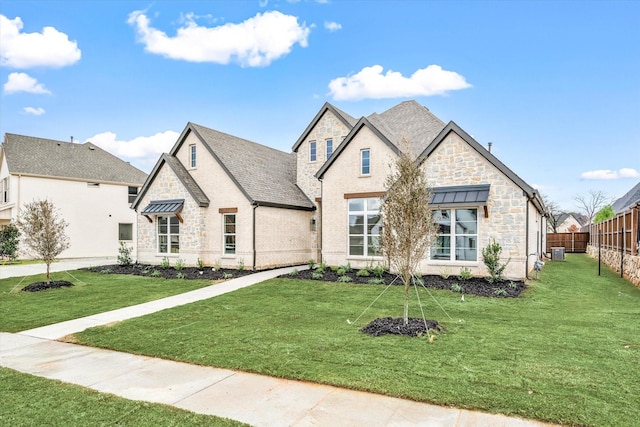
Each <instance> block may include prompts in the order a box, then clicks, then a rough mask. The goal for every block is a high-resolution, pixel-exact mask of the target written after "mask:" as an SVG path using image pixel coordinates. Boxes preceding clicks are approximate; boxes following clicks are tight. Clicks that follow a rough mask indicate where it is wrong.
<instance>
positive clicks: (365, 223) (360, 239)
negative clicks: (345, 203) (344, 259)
mask: <svg viewBox="0 0 640 427" xmlns="http://www.w3.org/2000/svg"><path fill="white" fill-rule="evenodd" d="M380 206H381V200H380V199H379V198H377V197H371V198H367V199H349V220H348V221H349V255H350V256H365V257H372V256H380V255H381V252H380V233H381V231H382V214H381V213H380Z"/></svg>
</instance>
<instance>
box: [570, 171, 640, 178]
mask: <svg viewBox="0 0 640 427" xmlns="http://www.w3.org/2000/svg"><path fill="white" fill-rule="evenodd" d="M580 178H582V179H594V180H611V179H623V178H640V172H638V171H637V170H635V169H632V168H622V169H620V170H617V171H614V170H609V169H598V170H594V171H588V172H583V173H581V174H580Z"/></svg>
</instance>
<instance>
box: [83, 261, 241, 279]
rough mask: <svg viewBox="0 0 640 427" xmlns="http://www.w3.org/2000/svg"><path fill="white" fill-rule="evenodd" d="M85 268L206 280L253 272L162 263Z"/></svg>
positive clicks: (166, 277) (137, 274)
mask: <svg viewBox="0 0 640 427" xmlns="http://www.w3.org/2000/svg"><path fill="white" fill-rule="evenodd" d="M85 270H87V271H91V272H94V273H102V274H133V275H135V276H148V277H162V278H164V279H204V280H221V279H231V278H236V277H241V276H246V275H247V274H251V273H253V271H251V270H246V269H245V270H237V269H227V268H220V269H215V268H213V267H203V268H202V269H199V268H198V267H183V268H181V269H176V268H175V267H169V268H162V266H160V265H152V264H138V263H135V264H131V265H127V266H122V265H118V264H114V265H102V266H98V267H89V268H86V269H85Z"/></svg>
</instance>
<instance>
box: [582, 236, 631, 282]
mask: <svg viewBox="0 0 640 427" xmlns="http://www.w3.org/2000/svg"><path fill="white" fill-rule="evenodd" d="M587 255H589V256H590V257H591V258H595V259H598V247H597V246H593V245H587ZM621 256H622V254H621V253H620V251H614V250H611V249H602V250H601V259H602V262H603V263H604V264H605V265H607V266H608V267H609V268H611V269H612V270H613V271H616V272H618V273H620V258H621ZM623 269H624V278H625V279H627V280H629V281H630V282H631V283H633V284H634V285H635V286H637V287H639V288H640V256H637V255H635V256H634V255H629V254H624V265H623Z"/></svg>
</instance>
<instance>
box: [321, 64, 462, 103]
mask: <svg viewBox="0 0 640 427" xmlns="http://www.w3.org/2000/svg"><path fill="white" fill-rule="evenodd" d="M382 71H383V68H382V66H381V65H374V66H371V67H365V68H363V69H362V70H361V71H360V72H358V73H357V74H354V75H352V76H348V77H338V78H336V79H333V80H331V82H330V83H329V89H330V91H329V94H330V95H332V96H333V99H335V100H338V101H341V100H358V99H365V98H375V99H380V98H399V97H413V96H432V95H445V94H446V93H447V92H449V91H452V90H460V89H466V88H469V87H471V85H470V84H469V83H467V82H466V80H465V78H464V77H463V76H461V75H460V74H458V73H456V72H454V71H446V70H443V69H442V67H440V66H439V65H429V66H428V67H427V68H422V69H420V70H418V71H416V72H415V73H413V74H412V75H411V77H404V76H403V75H402V74H400V73H398V72H396V71H391V70H389V71H387V72H386V74H382Z"/></svg>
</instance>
